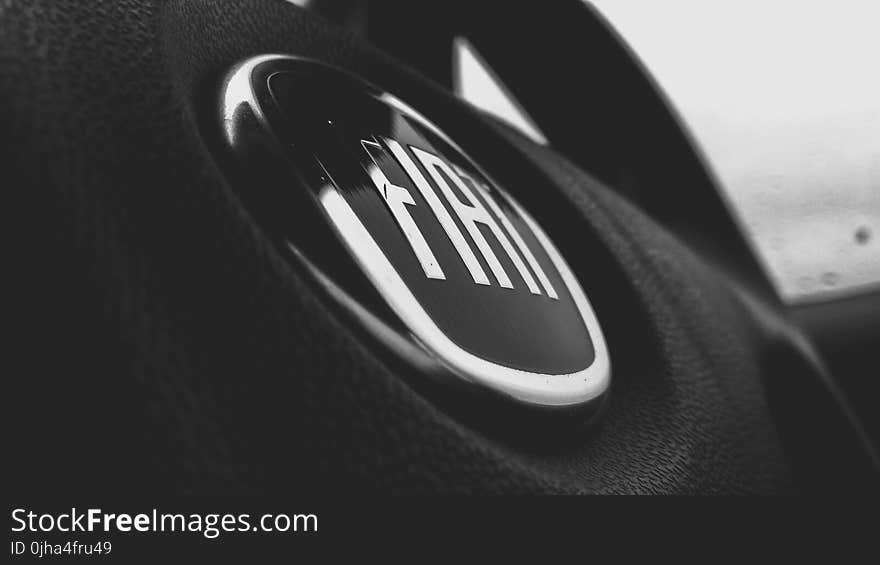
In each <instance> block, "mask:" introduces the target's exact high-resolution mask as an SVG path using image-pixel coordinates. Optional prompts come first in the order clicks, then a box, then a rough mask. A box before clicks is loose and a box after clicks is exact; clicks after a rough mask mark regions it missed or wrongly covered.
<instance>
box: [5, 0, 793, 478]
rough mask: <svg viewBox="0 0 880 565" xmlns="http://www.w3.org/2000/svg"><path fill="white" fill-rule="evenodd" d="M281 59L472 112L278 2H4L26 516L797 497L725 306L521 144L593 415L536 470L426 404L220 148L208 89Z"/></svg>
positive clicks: (595, 194) (746, 331) (673, 245)
mask: <svg viewBox="0 0 880 565" xmlns="http://www.w3.org/2000/svg"><path fill="white" fill-rule="evenodd" d="M267 52H278V53H288V54H297V55H306V56H312V57H315V58H319V59H321V60H324V61H327V62H330V63H333V64H336V65H339V66H341V67H343V68H346V69H349V70H351V71H354V72H356V73H359V74H362V75H364V76H365V77H366V78H367V79H368V80H373V81H376V82H377V83H379V84H386V83H388V82H391V81H397V82H399V83H400V84H404V85H406V86H405V87H404V88H405V89H409V91H408V92H407V93H404V94H412V95H424V96H425V97H426V99H427V98H431V99H434V100H436V101H438V102H437V103H438V104H447V105H448V106H449V107H450V108H453V107H454V108H458V110H456V111H462V112H470V111H471V110H469V109H466V108H463V107H460V106H461V105H460V103H458V102H456V101H454V100H453V99H452V98H451V97H450V96H448V95H447V94H446V93H444V92H442V91H440V90H439V89H437V88H435V87H434V86H433V85H431V84H429V83H427V82H425V81H423V80H422V79H420V78H419V77H418V76H417V75H415V74H414V73H412V72H411V71H408V70H405V69H402V68H401V67H400V65H398V64H397V63H395V62H394V61H392V60H389V59H388V58H386V57H385V56H383V55H382V54H381V53H378V52H377V51H375V50H373V49H372V48H370V47H368V46H364V45H361V44H359V43H358V42H357V41H356V40H355V39H354V38H352V37H350V36H347V35H344V34H343V33H342V32H339V31H337V30H335V29H334V28H333V27H331V26H330V25H328V24H326V23H324V22H322V21H320V20H318V19H316V18H315V17H314V16H312V15H310V14H308V13H305V12H303V11H301V10H299V9H297V8H296V7H294V6H291V5H290V4H288V3H285V2H281V1H272V0H249V1H242V2H220V1H207V0H190V1H169V2H157V1H153V0H115V1H107V2H89V3H85V2H80V1H62V0H27V1H24V0H9V1H6V2H3V3H2V4H0V107H2V114H0V115H2V128H0V147H2V158H0V161H2V163H3V166H4V169H5V170H6V172H7V175H8V176H6V177H4V178H8V179H14V182H13V183H6V182H4V186H5V190H6V191H7V193H9V194H13V195H14V196H16V197H22V198H20V200H21V201H22V203H21V206H20V207H18V206H17V207H16V210H20V212H18V213H17V215H18V216H19V218H20V219H23V220H24V221H23V222H22V225H21V226H20V227H19V229H20V231H19V232H18V238H20V239H21V240H22V241H26V243H27V252H26V253H23V254H22V257H21V261H22V263H21V265H18V266H17V267H16V269H15V270H16V272H17V273H20V274H23V275H24V276H23V277H22V278H23V281H22V282H23V286H22V289H21V291H20V292H19V293H18V294H16V295H15V297H16V301H17V306H18V307H17V308H16V310H17V313H20V315H21V318H20V320H17V326H16V328H17V336H18V338H19V339H20V340H21V342H20V344H19V343H16V350H17V352H18V353H19V354H20V355H21V357H22V359H21V361H22V362H21V363H20V364H19V365H16V366H15V368H14V369H13V368H10V374H11V376H9V377H8V381H9V382H10V390H11V396H10V398H12V399H13V404H14V406H13V410H12V412H11V415H12V417H13V420H14V421H16V422H19V423H20V424H19V425H21V426H23V428H22V430H21V432H20V433H18V434H17V435H16V434H13V435H14V436H15V437H14V438H13V449H14V450H15V452H16V453H18V454H19V457H20V459H21V460H22V461H27V462H28V463H27V464H26V465H21V466H19V467H16V470H17V474H18V476H17V477H16V480H17V484H20V485H21V488H22V489H23V490H24V491H25V492H26V491H28V490H29V489H37V488H39V489H40V490H41V491H45V490H46V489H47V488H51V487H52V486H54V487H56V488H58V489H59V490H62V491H64V490H65V489H69V488H72V487H73V486H75V487H76V488H77V489H78V491H79V492H87V491H95V490H96V491H102V492H109V491H116V490H120V491H127V492H131V491H133V490H137V491H138V492H164V493H168V492H182V493H202V494H211V493H226V494H234V493H254V492H256V493H279V492H312V491H314V490H322V489H326V490H333V491H337V492H338V491H343V492H344V491H348V490H352V491H360V492H363V491H381V492H397V493H417V492H447V493H448V492H485V493H533V492H550V493H687V492H702V493H771V492H785V491H787V490H788V489H789V488H790V487H791V476H790V472H789V469H788V466H787V464H786V463H785V459H784V457H783V455H782V452H781V449H780V446H779V440H778V438H777V434H776V431H775V428H774V425H773V423H772V421H771V418H770V414H769V410H768V407H767V404H766V400H765V395H764V391H763V386H762V384H761V382H762V380H761V367H760V359H759V357H758V356H757V354H756V353H755V351H754V347H753V338H752V336H751V335H750V331H751V330H750V328H749V324H748V323H747V322H746V321H745V320H744V317H743V314H742V312H741V309H740V308H739V306H738V305H737V302H736V300H735V299H734V297H733V295H732V293H731V291H730V289H729V288H728V287H727V286H726V284H725V282H724V280H723V279H721V278H720V277H719V276H718V275H716V274H715V273H714V272H713V271H712V270H711V269H709V268H708V267H706V266H705V265H703V264H702V263H701V262H700V261H699V260H698V259H697V258H696V257H694V256H693V255H692V254H691V253H690V252H689V251H688V250H687V249H685V248H684V247H683V246H682V245H681V244H680V243H678V242H677V241H676V240H675V239H674V238H673V237H671V236H669V235H667V234H665V233H664V232H663V230H662V229H660V228H659V227H658V226H657V225H655V224H654V223H653V222H651V221H650V220H648V219H647V218H645V217H644V215H643V214H641V213H640V212H639V211H638V210H637V209H635V208H634V207H633V206H631V205H629V204H628V203H627V202H625V201H624V200H622V199H621V198H619V197H617V196H616V195H614V194H613V193H612V192H611V191H610V190H608V189H607V188H605V187H603V186H602V185H601V184H599V183H597V182H596V181H594V180H592V179H591V178H590V177H589V175H587V174H586V173H584V172H582V171H580V170H577V169H576V168H575V167H573V166H571V165H570V164H568V163H566V162H565V161H564V160H562V159H561V158H560V157H558V156H556V155H554V154H553V153H552V152H550V151H549V150H547V149H546V148H540V147H536V146H533V145H530V144H529V143H528V142H526V141H525V140H521V139H520V140H519V141H516V140H515V139H514V138H511V139H510V140H508V141H500V140H501V139H502V138H501V137H500V134H499V137H498V139H499V141H497V143H498V144H506V146H507V147H508V151H509V154H510V155H518V157H517V158H519V159H528V160H532V161H534V163H535V167H536V169H535V170H536V171H537V170H540V171H543V173H541V174H544V175H546V178H547V179H548V182H547V185H548V186H551V185H552V186H555V187H557V188H553V189H552V190H555V191H557V192H558V195H559V196H558V198H564V199H566V200H567V201H568V202H569V204H570V206H569V209H568V211H567V212H566V214H569V215H573V216H571V217H575V216H576V222H575V223H573V224H572V225H574V226H576V227H572V228H570V229H569V230H568V231H567V232H566V235H567V237H570V238H571V239H570V242H571V244H570V245H569V248H570V249H571V248H572V245H574V246H577V245H581V247H582V249H583V250H584V252H585V253H586V252H588V251H589V250H595V259H594V264H595V270H594V272H593V273H591V275H590V277H589V278H590V280H589V281H588V282H586V283H585V286H586V287H587V291H588V293H589V294H590V296H591V299H592V301H593V303H594V304H595V305H596V306H597V310H598V313H599V317H600V320H602V323H603V324H604V326H605V329H606V333H607V338H608V341H609V344H610V347H611V354H612V361H613V363H614V383H613V389H612V394H611V397H610V401H609V404H608V406H607V407H606V409H605V414H604V417H603V419H602V421H601V422H600V423H599V424H598V425H597V426H595V427H593V428H591V429H584V430H578V431H574V432H571V435H572V437H569V438H568V439H566V441H564V442H558V443H557V442H548V443H552V444H553V445H547V446H542V445H535V444H534V443H523V442H519V441H517V438H516V437H502V436H500V435H499V436H496V435H495V434H494V433H493V432H492V431H491V430H487V429H482V428H480V427H479V426H475V425H472V424H471V423H470V422H469V421H467V419H462V418H459V417H457V416H455V415H454V411H453V413H450V412H448V411H447V410H445V409H444V408H443V406H440V405H437V404H436V403H434V402H432V400H431V399H430V398H426V397H425V396H423V395H422V394H421V393H419V392H417V391H415V390H413V388H411V387H410V386H409V385H408V384H407V382H409V381H408V380H406V379H402V378H401V376H402V375H400V374H397V372H396V371H399V369H395V370H392V369H391V368H390V367H389V366H388V365H387V364H386V363H384V362H383V361H382V359H380V358H378V357H377V356H376V355H375V354H374V353H373V352H371V350H370V349H369V348H368V347H366V346H365V343H364V342H363V341H362V340H361V339H360V338H359V336H358V335H357V334H356V333H355V332H353V331H352V330H351V329H350V328H349V327H348V326H347V325H346V323H345V322H344V321H343V320H340V319H338V318H337V317H336V316H335V314H334V311H333V309H332V307H331V305H329V304H327V302H326V301H325V300H324V299H323V298H322V297H321V296H319V295H318V294H317V293H316V291H315V289H314V288H313V287H312V286H311V285H310V284H309V283H308V282H307V281H306V280H305V279H304V278H303V276H302V273H299V272H297V271H296V269H295V268H293V267H291V265H290V264H289V263H288V262H286V261H285V260H283V258H282V257H280V256H279V254H278V253H277V250H275V249H274V248H273V246H272V245H271V244H270V243H269V242H268V241H267V240H266V238H265V237H264V236H263V234H262V233H261V232H260V230H259V228H258V226H256V225H254V223H253V222H252V220H251V218H250V217H249V215H248V214H247V212H246V211H245V210H244V209H243V208H242V206H241V204H240V202H239V201H238V199H237V198H236V197H235V193H234V192H233V191H232V190H231V188H230V186H229V184H228V182H227V180H226V179H225V177H224V175H223V174H222V172H221V170H220V167H219V166H218V164H217V161H216V159H217V156H216V154H215V153H213V152H212V150H211V149H210V147H211V142H210V140H209V139H207V137H208V136H209V135H210V134H209V130H210V128H209V127H207V126H206V125H205V120H206V117H205V115H204V113H203V112H202V110H201V108H202V107H203V105H204V103H205V99H204V92H203V90H204V88H205V85H206V84H211V81H212V80H214V79H216V77H218V76H220V75H221V74H222V73H223V72H225V71H226V70H227V69H228V68H230V67H231V66H232V65H233V64H234V63H236V62H238V61H240V60H242V59H243V58H245V57H247V56H251V55H256V54H261V53H267ZM487 131H488V129H487ZM487 135H489V134H488V133H487ZM514 144H516V145H514ZM496 158H497V155H496ZM491 160H492V157H491V156H487V161H491ZM547 190H551V189H549V188H548V189H547ZM17 200H18V199H16V201H17ZM542 221H543V222H545V223H547V222H548V218H546V217H544V218H542ZM549 221H550V223H551V224H552V218H551V219H549ZM579 242H581V243H579ZM61 469H63V470H64V472H60V470H61ZM68 492H69V491H68Z"/></svg>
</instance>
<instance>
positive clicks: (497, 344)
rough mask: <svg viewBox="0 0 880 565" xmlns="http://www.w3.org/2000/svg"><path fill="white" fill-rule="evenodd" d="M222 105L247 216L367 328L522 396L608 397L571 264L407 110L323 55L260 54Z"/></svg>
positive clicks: (233, 79)
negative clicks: (379, 325)
mask: <svg viewBox="0 0 880 565" xmlns="http://www.w3.org/2000/svg"><path fill="white" fill-rule="evenodd" d="M221 112H222V120H223V124H222V125H223V134H224V138H225V141H226V143H227V144H228V146H229V147H230V148H231V149H232V150H233V152H234V154H236V155H237V156H238V157H239V158H240V159H241V160H243V162H244V163H245V164H246V166H245V167H243V168H242V171H243V174H242V175H239V180H238V182H237V183H236V186H237V187H240V188H239V190H238V192H239V194H240V196H241V198H242V200H243V201H244V202H245V204H246V205H247V207H248V209H249V211H250V212H251V213H252V214H253V215H254V217H255V219H257V220H258V222H259V223H260V225H261V227H263V228H264V229H266V231H267V232H268V233H269V234H270V235H271V236H272V237H273V239H275V240H276V241H278V242H280V244H281V245H283V246H284V247H285V248H286V250H289V251H291V252H293V253H294V254H295V255H297V256H298V257H300V258H302V259H303V260H304V261H306V262H307V263H308V264H309V265H312V266H314V267H315V269H316V272H319V273H320V276H321V277H322V280H324V281H325V282H327V283H328V284H329V285H330V286H332V287H333V288H336V289H337V290H339V292H338V294H339V295H342V294H344V295H345V296H347V297H348V299H347V300H344V301H343V302H346V303H347V304H349V306H350V307H351V308H354V309H358V310H362V311H363V312H367V313H368V314H363V315H368V316H371V317H373V318H375V319H379V320H382V321H383V324H384V326H385V328H386V329H384V330H376V331H377V332H379V333H383V332H385V333H388V331H387V328H391V330H390V331H391V333H394V334H395V335H394V336H393V337H391V338H387V339H385V341H389V340H391V341H394V340H397V341H398V342H400V341H401V340H402V341H406V342H407V347H409V348H411V349H415V350H418V351H421V352H422V354H423V355H425V356H427V357H429V358H430V359H431V360H432V361H433V362H434V363H435V364H436V365H437V366H439V367H442V368H443V370H445V371H446V372H447V373H448V375H449V376H451V378H452V379H453V380H456V381H458V382H460V383H461V382H463V383H469V384H472V385H476V386H478V387H480V388H481V389H484V390H489V391H493V392H495V393H498V394H500V395H502V396H504V397H506V398H509V399H514V400H515V401H517V402H519V403H525V404H527V405H530V406H538V407H557V408H561V407H582V406H586V405H589V404H592V403H594V402H595V401H596V400H598V399H599V398H600V397H602V396H603V394H604V393H605V392H606V390H607V389H608V386H609V380H610V362H609V357H608V351H607V348H606V344H605V341H604V338H603V336H602V331H601V329H600V327H599V323H598V321H597V319H596V316H595V314H594V312H593V309H592V307H591V306H590V302H589V300H588V299H587V296H586V295H585V293H584V291H583V290H582V288H581V286H580V284H579V283H578V281H577V279H576V277H575V275H574V274H573V272H572V270H571V269H570V268H569V266H568V265H567V264H566V262H565V261H564V260H563V258H562V256H561V255H560V254H559V252H558V251H557V249H556V247H555V246H554V245H553V243H552V242H551V241H550V239H549V238H548V237H547V235H546V234H545V233H544V231H543V230H542V229H541V227H540V226H539V225H538V224H537V223H536V222H535V220H534V219H533V218H531V217H530V216H529V214H528V213H527V212H526V211H525V210H524V209H523V208H522V206H520V205H519V204H518V203H517V202H516V201H515V200H514V199H513V198H512V197H511V196H510V195H509V194H508V193H507V192H505V191H504V190H503V189H502V188H501V187H500V186H498V184H497V183H495V182H493V181H492V180H491V179H490V177H489V176H488V175H487V174H486V173H485V172H484V171H482V170H481V169H480V168H479V167H478V166H477V165H476V164H475V163H474V162H473V161H472V160H471V159H469V158H468V157H467V156H466V155H465V154H464V152H463V151H462V150H461V149H460V148H459V147H458V146H457V145H456V144H455V143H454V141H453V140H451V139H450V138H449V137H448V136H446V135H445V134H444V133H443V132H442V130H441V129H439V128H438V127H437V125H435V124H434V123H433V122H432V121H429V120H428V119H427V118H426V117H425V116H423V115H422V114H421V113H419V112H418V111H417V110H416V109H414V108H412V107H410V106H409V105H408V104H406V103H405V102H404V101H402V100H401V99H399V98H397V97H395V96H393V95H392V94H389V93H388V92H385V91H383V90H382V89H379V88H377V87H375V86H373V85H370V84H369V83H367V82H365V81H363V80H360V79H359V78H357V77H355V76H353V75H351V74H349V73H346V72H343V71H341V70H338V69H335V68H333V67H330V66H327V65H324V64H322V63H318V62H315V61H312V60H307V59H300V58H295V57H287V56H281V55H266V56H261V57H256V58H253V59H250V60H248V61H245V62H244V63H242V64H241V65H239V66H237V67H236V68H235V69H234V70H233V72H231V73H230V74H229V75H228V77H227V79H226V80H225V82H224V85H223V92H222V98H221ZM352 297H354V298H352ZM362 317H363V316H362ZM374 327H375V324H374ZM386 337H387V336H386ZM383 339H384V338H383Z"/></svg>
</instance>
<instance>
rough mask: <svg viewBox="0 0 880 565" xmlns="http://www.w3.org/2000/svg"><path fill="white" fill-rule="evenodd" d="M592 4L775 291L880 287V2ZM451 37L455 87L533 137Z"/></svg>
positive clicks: (808, 293)
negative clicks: (665, 105)
mask: <svg viewBox="0 0 880 565" xmlns="http://www.w3.org/2000/svg"><path fill="white" fill-rule="evenodd" d="M592 4H593V5H594V6H595V7H596V8H597V9H598V10H599V11H600V12H601V13H602V14H603V15H604V16H605V18H607V19H608V20H609V21H610V23H611V24H612V26H613V27H615V28H616V29H617V31H618V32H619V33H620V34H621V35H622V36H623V38H624V39H625V40H626V42H627V43H628V44H629V45H630V47H631V48H632V49H633V50H634V51H635V53H636V55H637V56H638V57H639V58H640V59H641V60H642V62H643V63H644V64H645V66H646V67H647V68H648V69H649V71H650V72H651V73H652V74H653V76H654V78H655V80H656V81H657V82H658V83H659V85H660V87H661V88H662V89H663V90H664V91H665V92H666V94H667V96H668V97H669V99H670V100H671V102H672V104H673V106H674V107H675V109H676V110H677V111H678V113H679V114H680V116H681V117H682V118H683V120H684V122H685V123H686V124H687V126H688V127H689V128H690V130H691V133H692V134H693V136H694V138H695V139H696V140H697V142H698V143H699V145H700V146H701V149H702V150H703V151H704V153H705V156H706V157H707V159H708V161H709V164H710V166H711V167H712V168H713V169H714V172H715V174H716V175H717V177H718V178H719V179H720V181H721V184H722V186H723V190H724V192H725V197H726V200H727V203H728V205H729V207H730V208H731V209H732V210H733V212H734V215H735V217H736V218H737V220H738V222H739V224H740V226H741V227H742V229H743V230H744V232H745V233H746V234H747V236H748V238H749V241H750V243H751V245H752V247H753V249H754V250H755V252H756V254H757V255H758V257H759V258H760V261H761V262H762V263H763V265H764V267H765V269H766V271H767V273H768V274H769V276H770V278H771V280H772V281H773V284H774V285H775V287H776V290H777V291H778V293H779V294H780V296H781V297H782V298H783V299H784V300H785V301H786V302H789V303H792V304H799V303H810V302H821V301H824V300H826V299H830V298H838V297H842V296H846V295H850V294H856V293H860V292H865V291H870V290H876V289H877V288H880V2H876V1H873V0H840V1H838V2H819V1H816V0H806V1H803V0H802V1H795V0H769V1H767V0H765V1H759V0H738V1H705V0H703V1H700V0H665V1H663V2H654V1H650V0H593V1H592ZM457 48H458V49H459V54H458V73H459V76H458V77H457V79H458V80H457V84H458V86H459V93H460V94H461V95H462V96H464V97H465V98H467V99H468V100H470V101H471V102H473V103H475V104H476V105H478V106H481V107H483V108H485V109H487V110H489V111H491V112H493V113H495V114H498V115H499V116H501V117H503V118H505V119H506V120H508V121H509V122H511V123H513V124H514V125H517V126H519V127H520V128H521V129H523V130H524V131H526V132H528V133H529V134H530V135H532V137H535V138H536V139H542V138H543V136H542V134H541V132H540V131H538V130H537V128H535V126H534V125H533V124H532V123H531V121H530V119H529V118H528V116H526V115H525V114H524V113H523V112H522V111H521V109H520V108H519V107H518V104H517V103H516V101H515V100H512V99H511V98H510V97H508V96H507V95H506V93H505V91H504V89H503V87H502V86H500V85H499V84H497V83H496V82H495V81H494V79H493V78H492V74H491V71H488V70H487V69H486V68H484V66H483V64H482V63H481V59H480V56H479V54H478V53H476V52H475V51H474V50H473V48H472V47H471V46H470V45H469V44H467V43H466V42H465V41H462V42H460V43H459V44H458V46H457Z"/></svg>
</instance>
